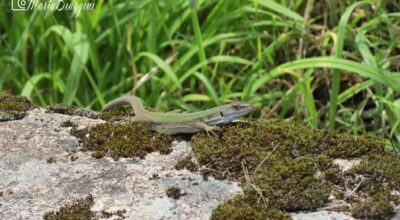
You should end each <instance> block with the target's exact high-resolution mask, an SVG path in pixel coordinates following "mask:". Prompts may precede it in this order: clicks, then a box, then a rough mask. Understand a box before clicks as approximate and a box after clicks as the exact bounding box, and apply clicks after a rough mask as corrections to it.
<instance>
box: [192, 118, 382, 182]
mask: <svg viewBox="0 0 400 220" xmlns="http://www.w3.org/2000/svg"><path fill="white" fill-rule="evenodd" d="M192 145H193V150H194V152H195V156H196V158H197V160H198V162H199V163H200V165H206V166H207V167H208V168H210V169H213V170H216V173H215V174H214V175H216V177H217V178H225V177H226V176H222V174H223V173H225V172H226V171H228V172H229V177H233V178H240V177H242V176H243V167H242V163H243V164H244V165H245V166H246V168H247V169H249V171H252V170H253V169H255V167H257V166H258V164H259V163H260V162H261V161H262V160H263V158H265V157H266V156H267V155H269V154H270V152H271V151H272V150H273V149H274V148H276V149H275V152H274V154H278V155H281V156H282V157H287V158H295V157H300V156H305V157H313V158H314V157H318V156H320V155H325V156H326V157H327V158H329V160H332V158H353V157H359V156H362V155H365V154H367V153H368V154H369V153H374V152H383V150H384V149H383V140H381V139H376V138H372V137H365V136H362V137H358V138H354V137H352V136H350V135H344V134H337V133H334V132H328V131H324V130H315V129H310V128H306V127H302V126H300V125H297V124H295V123H293V122H283V121H279V120H257V121H254V120H250V121H247V122H246V123H234V124H230V125H227V126H224V127H222V132H221V135H219V136H212V137H208V136H207V135H206V134H204V133H199V134H196V135H194V136H193V138H192Z"/></svg>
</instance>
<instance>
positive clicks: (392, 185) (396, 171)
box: [346, 152, 400, 194]
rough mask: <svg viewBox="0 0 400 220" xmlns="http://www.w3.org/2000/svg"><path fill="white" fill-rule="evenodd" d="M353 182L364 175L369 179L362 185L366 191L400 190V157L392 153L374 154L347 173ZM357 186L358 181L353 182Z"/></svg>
mask: <svg viewBox="0 0 400 220" xmlns="http://www.w3.org/2000/svg"><path fill="white" fill-rule="evenodd" d="M346 175H347V176H349V177H350V178H352V179H353V180H354V179H355V178H356V177H357V176H359V175H363V176H365V177H367V178H366V179H365V181H364V182H363V184H362V189H363V190H364V191H367V192H370V194H375V193H376V192H382V191H386V190H388V189H390V190H397V191H399V190H400V157H399V156H398V155H395V154H393V153H390V152H385V153H383V154H372V155H370V156H368V157H366V158H365V159H364V160H363V161H362V162H361V163H360V164H359V165H357V166H355V167H353V168H352V169H350V170H349V171H347V172H346ZM353 182H354V184H356V181H353Z"/></svg>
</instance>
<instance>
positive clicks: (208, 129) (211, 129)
mask: <svg viewBox="0 0 400 220" xmlns="http://www.w3.org/2000/svg"><path fill="white" fill-rule="evenodd" d="M193 126H194V127H196V128H198V129H201V130H203V131H206V132H207V135H208V136H210V133H211V134H213V135H215V133H214V131H215V130H220V128H219V127H217V126H209V125H207V124H206V123H204V122H200V121H197V122H195V123H193Z"/></svg>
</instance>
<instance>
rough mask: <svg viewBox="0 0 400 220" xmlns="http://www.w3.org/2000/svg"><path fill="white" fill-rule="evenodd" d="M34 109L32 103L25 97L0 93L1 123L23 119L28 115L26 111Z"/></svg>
mask: <svg viewBox="0 0 400 220" xmlns="http://www.w3.org/2000/svg"><path fill="white" fill-rule="evenodd" d="M32 107H33V104H32V103H31V101H29V100H28V99H27V98H26V97H24V96H12V95H10V94H8V93H4V92H2V93H0V121H10V120H18V119H21V118H23V117H24V116H25V115H26V111H28V110H29V109H30V108H32Z"/></svg>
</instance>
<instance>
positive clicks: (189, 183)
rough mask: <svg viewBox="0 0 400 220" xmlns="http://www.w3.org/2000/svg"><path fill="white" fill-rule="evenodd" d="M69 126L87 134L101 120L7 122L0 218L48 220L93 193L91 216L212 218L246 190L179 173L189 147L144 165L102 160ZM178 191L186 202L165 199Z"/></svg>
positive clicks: (177, 146) (43, 117)
mask: <svg viewBox="0 0 400 220" xmlns="http://www.w3.org/2000/svg"><path fill="white" fill-rule="evenodd" d="M66 120H70V121H72V122H74V123H76V124H78V125H79V126H80V127H85V126H89V125H94V124H96V123H101V122H102V121H101V120H94V119H88V118H85V117H79V116H68V115H61V114H46V113H44V110H38V109H35V110H33V111H30V112H28V116H27V117H25V118H24V119H22V120H18V121H8V122H0V177H1V178H0V219H41V218H42V216H43V214H44V213H45V212H48V211H56V210H58V209H59V208H60V207H62V206H63V205H65V204H68V203H69V202H71V201H72V200H74V199H77V198H84V197H86V196H88V195H89V194H91V195H92V196H93V197H94V202H95V204H94V206H93V207H92V211H99V212H100V211H103V210H104V211H107V212H113V211H117V210H125V211H126V212H125V214H124V216H125V217H126V219H184V218H186V219H207V218H208V217H209V216H210V215H211V212H212V209H214V208H215V207H217V206H218V204H220V203H222V202H223V201H225V200H226V199H228V198H230V197H232V196H233V195H234V194H236V193H240V192H241V189H240V187H238V186H237V184H234V183H227V182H224V181H217V180H214V179H212V178H210V179H209V180H208V181H205V180H203V178H202V177H201V176H200V175H198V174H196V173H191V172H189V171H187V170H175V169H174V165H175V163H176V162H177V160H179V159H181V158H183V157H185V156H186V155H187V154H188V153H190V148H189V147H188V144H187V143H186V142H179V143H174V146H173V152H172V153H171V154H168V155H160V154H159V153H158V152H155V153H151V154H148V155H147V156H146V158H145V159H144V160H139V159H135V158H133V159H128V158H126V159H120V160H119V161H114V160H112V159H110V158H101V159H95V158H92V157H91V156H90V152H83V151H80V146H79V143H78V141H77V140H76V138H75V137H73V136H71V135H70V134H69V132H68V130H69V129H71V128H65V127H61V126H60V124H61V123H62V122H64V121H66ZM171 186H177V187H179V188H181V189H182V191H183V192H185V193H186V195H185V196H182V197H181V198H180V199H177V200H175V199H172V198H169V197H167V196H166V193H165V191H166V189H167V188H168V187H171Z"/></svg>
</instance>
